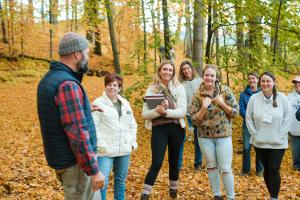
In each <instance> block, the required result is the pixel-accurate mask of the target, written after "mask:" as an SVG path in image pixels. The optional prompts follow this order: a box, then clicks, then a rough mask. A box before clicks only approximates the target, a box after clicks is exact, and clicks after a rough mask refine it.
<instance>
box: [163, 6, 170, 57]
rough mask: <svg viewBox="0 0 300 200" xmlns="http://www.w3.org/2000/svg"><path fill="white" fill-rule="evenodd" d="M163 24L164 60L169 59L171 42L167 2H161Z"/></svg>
mask: <svg viewBox="0 0 300 200" xmlns="http://www.w3.org/2000/svg"><path fill="white" fill-rule="evenodd" d="M162 11H163V22H164V42H165V56H166V59H168V60H170V59H171V49H172V46H171V40H170V28H169V19H168V17H169V12H168V1H167V0H162Z"/></svg>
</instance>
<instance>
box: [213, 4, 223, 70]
mask: <svg viewBox="0 0 300 200" xmlns="http://www.w3.org/2000/svg"><path fill="white" fill-rule="evenodd" d="M213 21H214V24H215V25H216V24H218V8H217V2H216V0H215V1H214V6H213ZM214 37H215V40H216V41H215V43H216V63H217V66H220V64H221V63H220V52H219V51H220V41H219V28H216V29H215V30H214Z"/></svg>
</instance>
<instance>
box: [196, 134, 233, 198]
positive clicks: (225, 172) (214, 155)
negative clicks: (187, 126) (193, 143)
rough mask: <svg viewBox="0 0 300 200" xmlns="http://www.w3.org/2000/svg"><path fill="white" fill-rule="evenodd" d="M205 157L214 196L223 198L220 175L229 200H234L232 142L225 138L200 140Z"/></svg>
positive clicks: (229, 138)
mask: <svg viewBox="0 0 300 200" xmlns="http://www.w3.org/2000/svg"><path fill="white" fill-rule="evenodd" d="M198 141H199V145H200V148H201V152H202V154H203V155H204V158H205V162H206V167H207V173H208V178H209V183H210V186H211V189H212V192H213V194H214V196H222V193H221V189H220V175H221V176H222V180H223V185H224V189H225V191H226V195H227V199H234V178H233V174H232V170H231V163H232V151H233V150H232V140H231V136H229V137H225V138H198Z"/></svg>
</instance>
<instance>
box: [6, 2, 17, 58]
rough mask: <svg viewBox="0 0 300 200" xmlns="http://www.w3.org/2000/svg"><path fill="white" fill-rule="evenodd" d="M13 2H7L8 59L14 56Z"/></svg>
mask: <svg viewBox="0 0 300 200" xmlns="http://www.w3.org/2000/svg"><path fill="white" fill-rule="evenodd" d="M15 14H16V11H15V2H14V1H13V0H9V22H8V37H9V42H8V44H9V45H8V46H9V48H8V49H9V57H10V58H12V57H14V55H15V31H14V29H15V26H14V21H15Z"/></svg>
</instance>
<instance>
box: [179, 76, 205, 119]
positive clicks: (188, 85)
mask: <svg viewBox="0 0 300 200" xmlns="http://www.w3.org/2000/svg"><path fill="white" fill-rule="evenodd" d="M201 82H202V78H200V77H196V78H194V79H193V80H191V81H182V85H183V87H184V89H185V93H186V98H187V99H186V100H187V115H189V114H188V112H189V111H190V107H191V103H192V97H193V96H194V94H195V92H196V90H197V89H198V88H199V86H200V84H201Z"/></svg>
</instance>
